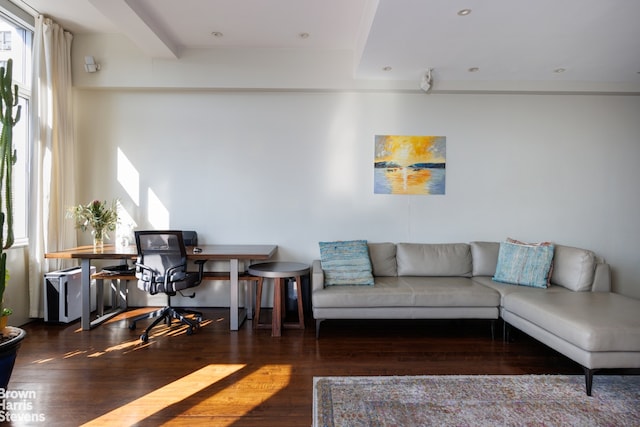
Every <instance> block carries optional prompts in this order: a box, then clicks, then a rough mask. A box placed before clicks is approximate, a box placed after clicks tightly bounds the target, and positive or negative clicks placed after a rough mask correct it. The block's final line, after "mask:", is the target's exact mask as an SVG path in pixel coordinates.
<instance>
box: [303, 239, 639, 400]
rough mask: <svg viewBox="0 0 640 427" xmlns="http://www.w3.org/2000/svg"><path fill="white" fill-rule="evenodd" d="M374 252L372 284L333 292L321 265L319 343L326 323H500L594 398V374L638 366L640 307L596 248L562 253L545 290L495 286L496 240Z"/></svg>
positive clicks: (316, 271) (374, 247) (381, 246)
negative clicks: (616, 283) (556, 359)
mask: <svg viewBox="0 0 640 427" xmlns="http://www.w3.org/2000/svg"><path fill="white" fill-rule="evenodd" d="M367 246H368V249H369V258H370V261H371V267H372V273H373V276H374V282H375V284H374V285H373V286H350V285H346V286H345V285H342V286H325V277H324V271H323V269H322V263H321V261H320V260H316V261H314V262H313V265H312V279H311V280H312V294H311V295H312V306H313V316H314V318H315V320H316V337H319V334H320V325H321V323H322V321H323V320H325V319H489V320H496V319H499V318H502V319H503V320H504V322H505V324H506V325H511V326H513V327H516V328H518V329H520V330H521V331H523V332H525V333H527V334H528V335H530V336H532V337H534V338H536V339H537V340H539V341H541V342H542V343H544V344H546V345H548V346H549V347H551V348H553V349H555V350H557V351H558V352H560V353H562V354H564V355H565V356H567V357H569V358H571V359H572V360H574V361H576V362H578V363H579V364H580V365H582V366H583V367H584V370H585V380H586V390H587V394H588V395H591V388H592V387H591V386H592V380H593V373H594V371H595V370H598V369H604V368H640V300H637V299H634V298H629V297H625V296H623V295H619V294H615V293H612V292H611V279H610V269H609V265H608V264H606V263H605V262H604V261H603V260H602V259H601V258H599V257H597V256H596V255H595V254H594V253H593V252H591V251H589V250H585V249H580V248H574V247H569V246H562V245H555V248H554V252H553V268H552V273H551V274H550V284H549V286H548V287H546V288H537V287H529V286H520V285H513V284H507V283H499V282H496V281H494V280H493V277H494V275H495V273H496V265H497V262H498V254H499V251H500V243H498V242H471V243H468V244H467V243H445V244H419V243H398V244H395V243H368V244H367ZM492 325H493V322H492ZM492 331H493V328H492Z"/></svg>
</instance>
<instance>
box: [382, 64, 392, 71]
mask: <svg viewBox="0 0 640 427" xmlns="http://www.w3.org/2000/svg"><path fill="white" fill-rule="evenodd" d="M391 70H393V68H392V67H390V66H389V65H387V66H386V67H382V71H391Z"/></svg>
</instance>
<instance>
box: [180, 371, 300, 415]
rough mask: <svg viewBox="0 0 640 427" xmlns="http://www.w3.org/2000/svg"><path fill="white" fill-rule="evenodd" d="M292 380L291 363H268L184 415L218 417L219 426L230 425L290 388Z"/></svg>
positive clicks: (204, 400)
mask: <svg viewBox="0 0 640 427" xmlns="http://www.w3.org/2000/svg"><path fill="white" fill-rule="evenodd" d="M290 379H291V365H265V366H262V367H260V368H259V369H257V370H256V371H255V372H252V373H251V374H249V375H247V376H245V377H243V378H242V379H240V380H238V381H235V382H234V383H233V384H232V385H230V386H229V387H226V388H225V389H224V390H221V391H220V392H218V393H216V394H214V395H212V396H210V397H208V398H206V399H203V400H202V402H201V403H199V404H197V405H195V406H193V407H192V408H191V409H190V410H188V411H185V413H183V414H182V415H184V416H186V417H204V416H210V417H215V420H216V425H219V426H230V425H233V424H234V423H236V422H237V421H238V420H240V419H241V418H242V417H243V416H245V415H246V414H248V413H249V412H251V410H252V409H254V408H257V407H258V406H260V405H261V404H262V403H264V402H265V401H267V400H268V399H270V398H271V397H273V396H274V395H276V394H277V393H278V392H280V391H281V390H282V389H284V388H285V387H287V386H288V385H289V382H290Z"/></svg>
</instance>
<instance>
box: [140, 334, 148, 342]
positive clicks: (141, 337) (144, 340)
mask: <svg viewBox="0 0 640 427" xmlns="http://www.w3.org/2000/svg"><path fill="white" fill-rule="evenodd" d="M140 341H142V342H147V341H149V335H147V334H142V335H140Z"/></svg>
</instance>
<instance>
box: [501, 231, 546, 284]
mask: <svg viewBox="0 0 640 427" xmlns="http://www.w3.org/2000/svg"><path fill="white" fill-rule="evenodd" d="M553 252H554V246H553V245H526V244H525V245H523V244H518V243H509V242H502V243H500V251H499V252H498V265H497V266H496V274H495V275H494V276H493V280H495V281H497V282H502V283H511V284H513V285H522V286H533V287H536V288H546V287H547V285H548V283H549V273H550V270H551V263H552V262H553Z"/></svg>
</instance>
